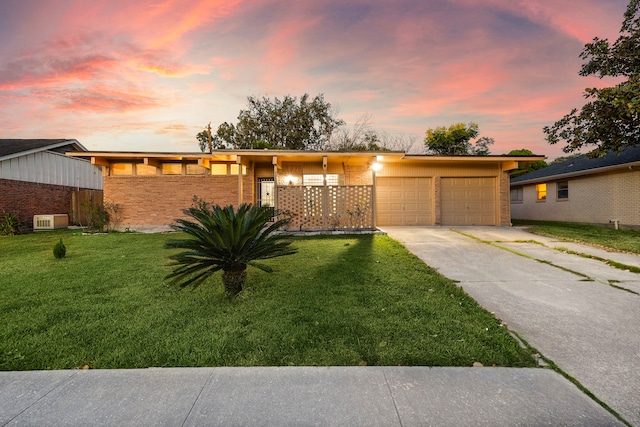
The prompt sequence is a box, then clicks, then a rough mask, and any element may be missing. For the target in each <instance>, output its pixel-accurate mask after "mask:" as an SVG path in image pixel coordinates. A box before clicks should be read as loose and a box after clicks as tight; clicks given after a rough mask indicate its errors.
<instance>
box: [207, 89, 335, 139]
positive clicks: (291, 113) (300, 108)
mask: <svg viewBox="0 0 640 427" xmlns="http://www.w3.org/2000/svg"><path fill="white" fill-rule="evenodd" d="M247 101H248V105H247V108H246V109H244V110H241V111H240V114H238V123H237V124H235V125H234V124H231V123H227V122H224V123H222V124H221V125H220V126H219V127H218V130H217V131H216V134H215V135H214V136H213V138H214V140H215V141H216V142H217V143H218V144H222V145H224V146H225V147H227V148H242V149H247V148H270V149H288V150H320V149H323V148H324V147H325V145H326V144H327V143H328V142H329V139H330V138H331V135H332V133H333V132H334V131H335V130H336V129H337V128H338V127H340V126H342V125H343V124H344V121H342V120H340V119H337V118H336V117H335V116H334V112H333V110H332V108H331V104H330V103H328V102H326V101H325V100H324V95H322V94H320V95H317V96H316V97H315V98H313V99H312V100H310V98H309V95H308V94H306V93H305V94H304V95H302V96H301V97H300V99H299V100H298V99H297V98H295V97H291V96H289V95H287V96H285V97H284V98H283V99H278V98H275V99H274V100H272V99H270V98H267V97H262V98H257V97H254V96H250V97H248V98H247Z"/></svg>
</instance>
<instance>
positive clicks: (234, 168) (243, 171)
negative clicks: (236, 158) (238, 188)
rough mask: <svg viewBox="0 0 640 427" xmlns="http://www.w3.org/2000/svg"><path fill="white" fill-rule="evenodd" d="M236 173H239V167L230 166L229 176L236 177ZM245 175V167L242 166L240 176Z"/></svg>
mask: <svg viewBox="0 0 640 427" xmlns="http://www.w3.org/2000/svg"><path fill="white" fill-rule="evenodd" d="M238 172H240V165H234V164H232V165H231V175H238ZM246 174H247V167H246V166H242V175H246Z"/></svg>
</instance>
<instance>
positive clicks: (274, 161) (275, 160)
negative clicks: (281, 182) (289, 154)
mask: <svg viewBox="0 0 640 427" xmlns="http://www.w3.org/2000/svg"><path fill="white" fill-rule="evenodd" d="M271 164H272V165H274V166H276V167H277V168H278V169H282V161H281V160H278V156H273V158H272V159H271Z"/></svg>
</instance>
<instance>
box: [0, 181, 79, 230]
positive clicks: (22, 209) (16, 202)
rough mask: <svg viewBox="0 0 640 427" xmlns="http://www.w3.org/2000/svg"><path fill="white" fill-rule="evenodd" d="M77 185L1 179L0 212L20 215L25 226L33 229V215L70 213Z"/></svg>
mask: <svg viewBox="0 0 640 427" xmlns="http://www.w3.org/2000/svg"><path fill="white" fill-rule="evenodd" d="M74 190H76V188H75V187H65V186H62V185H52V184H40V183H37V182H27V181H15V180H11V179H0V214H1V213H2V212H3V210H4V211H5V212H7V213H12V214H15V215H17V216H18V219H20V221H21V222H22V223H23V226H25V227H27V228H29V229H33V216H34V215H42V214H68V213H69V209H70V208H71V192H72V191H74Z"/></svg>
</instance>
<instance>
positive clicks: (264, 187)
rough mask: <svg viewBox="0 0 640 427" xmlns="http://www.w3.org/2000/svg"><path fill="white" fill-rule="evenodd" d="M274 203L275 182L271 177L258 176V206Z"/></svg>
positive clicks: (273, 205)
mask: <svg viewBox="0 0 640 427" xmlns="http://www.w3.org/2000/svg"><path fill="white" fill-rule="evenodd" d="M275 205H276V195H275V183H274V181H273V178H258V206H271V207H275Z"/></svg>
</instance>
